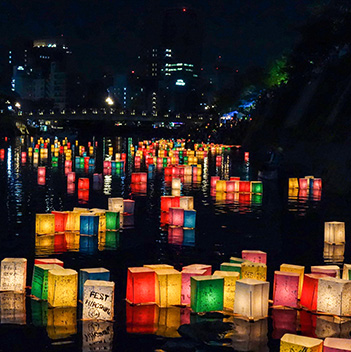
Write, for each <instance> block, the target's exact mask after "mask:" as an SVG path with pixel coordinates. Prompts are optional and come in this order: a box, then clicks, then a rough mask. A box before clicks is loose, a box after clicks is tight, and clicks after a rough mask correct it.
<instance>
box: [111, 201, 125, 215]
mask: <svg viewBox="0 0 351 352" xmlns="http://www.w3.org/2000/svg"><path fill="white" fill-rule="evenodd" d="M108 210H110V211H114V212H117V213H118V212H119V213H123V212H124V202H123V198H109V199H108Z"/></svg>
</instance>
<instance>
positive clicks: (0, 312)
mask: <svg viewBox="0 0 351 352" xmlns="http://www.w3.org/2000/svg"><path fill="white" fill-rule="evenodd" d="M0 308H1V309H0V318H1V324H19V325H24V324H26V296H25V294H24V293H19V292H0Z"/></svg>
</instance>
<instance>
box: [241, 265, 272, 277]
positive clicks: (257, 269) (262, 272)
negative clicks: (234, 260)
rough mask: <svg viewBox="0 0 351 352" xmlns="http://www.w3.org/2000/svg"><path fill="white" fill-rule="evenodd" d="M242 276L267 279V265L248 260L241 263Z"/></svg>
mask: <svg viewBox="0 0 351 352" xmlns="http://www.w3.org/2000/svg"><path fill="white" fill-rule="evenodd" d="M241 278H242V279H256V280H261V281H266V278H267V265H266V264H263V263H252V262H248V261H246V262H244V263H242V264H241Z"/></svg>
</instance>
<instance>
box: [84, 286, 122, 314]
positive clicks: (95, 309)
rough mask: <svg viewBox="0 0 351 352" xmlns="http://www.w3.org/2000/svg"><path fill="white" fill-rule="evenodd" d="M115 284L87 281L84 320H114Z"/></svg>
mask: <svg viewBox="0 0 351 352" xmlns="http://www.w3.org/2000/svg"><path fill="white" fill-rule="evenodd" d="M114 292H115V283H114V282H111V281H103V280H87V281H85V283H84V295H83V319H89V320H105V321H106V320H107V321H108V320H112V319H113V316H114V295H115V294H114Z"/></svg>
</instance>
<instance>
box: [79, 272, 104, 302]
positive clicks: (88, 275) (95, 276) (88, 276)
mask: <svg viewBox="0 0 351 352" xmlns="http://www.w3.org/2000/svg"><path fill="white" fill-rule="evenodd" d="M87 280H95V281H97V280H101V281H109V280H110V271H109V270H107V269H105V268H88V269H80V270H79V284H78V297H79V299H80V300H82V298H83V288H84V283H85V282H86V281H87Z"/></svg>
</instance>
